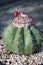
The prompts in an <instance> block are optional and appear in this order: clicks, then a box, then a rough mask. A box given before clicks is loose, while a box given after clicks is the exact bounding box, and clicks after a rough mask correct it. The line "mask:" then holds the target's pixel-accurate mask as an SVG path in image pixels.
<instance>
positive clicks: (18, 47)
mask: <svg viewBox="0 0 43 65" xmlns="http://www.w3.org/2000/svg"><path fill="white" fill-rule="evenodd" d="M2 39H3V41H4V43H5V45H6V47H7V48H8V50H9V51H10V52H14V53H17V54H30V53H33V52H36V51H39V49H40V47H41V35H40V33H39V31H38V30H37V29H36V28H35V27H34V26H24V27H16V26H15V25H14V24H13V23H11V24H9V25H8V27H7V28H6V29H5V30H4V32H3V34H2Z"/></svg>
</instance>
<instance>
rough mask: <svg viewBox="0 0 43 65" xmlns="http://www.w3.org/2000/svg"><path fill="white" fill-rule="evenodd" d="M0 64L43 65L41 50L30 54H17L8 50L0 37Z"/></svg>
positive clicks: (42, 52)
mask: <svg viewBox="0 0 43 65" xmlns="http://www.w3.org/2000/svg"><path fill="white" fill-rule="evenodd" d="M0 65H43V51H41V52H39V53H35V54H31V55H17V54H15V53H12V52H9V51H8V49H6V46H5V45H4V43H3V41H2V39H0Z"/></svg>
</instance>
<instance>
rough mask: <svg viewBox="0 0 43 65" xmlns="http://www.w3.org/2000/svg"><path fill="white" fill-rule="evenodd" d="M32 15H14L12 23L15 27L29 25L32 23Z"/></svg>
mask: <svg viewBox="0 0 43 65" xmlns="http://www.w3.org/2000/svg"><path fill="white" fill-rule="evenodd" d="M33 19H34V18H33V17H32V16H30V17H28V15H25V14H21V15H19V16H17V17H14V19H13V24H14V25H15V26H16V27H20V28H21V27H24V26H26V27H27V26H30V25H32V23H33Z"/></svg>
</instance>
